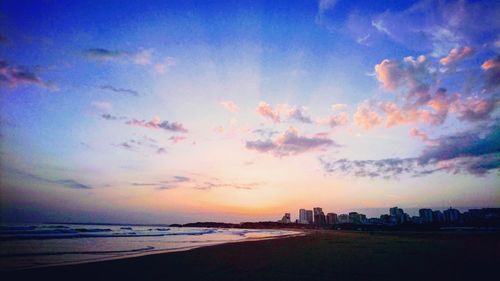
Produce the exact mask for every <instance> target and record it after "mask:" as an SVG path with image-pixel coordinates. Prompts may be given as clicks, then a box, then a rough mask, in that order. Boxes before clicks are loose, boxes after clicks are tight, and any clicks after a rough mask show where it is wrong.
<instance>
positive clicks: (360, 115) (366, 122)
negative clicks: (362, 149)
mask: <svg viewBox="0 0 500 281" xmlns="http://www.w3.org/2000/svg"><path fill="white" fill-rule="evenodd" d="M353 117H354V123H355V124H356V125H357V126H358V127H361V128H364V129H371V128H374V127H378V126H380V125H382V123H383V122H384V118H383V117H381V116H380V115H379V114H378V113H377V112H375V111H374V110H373V109H372V108H371V106H370V105H369V104H368V103H367V102H364V103H362V104H361V105H359V106H358V108H357V110H356V113H354V116H353Z"/></svg>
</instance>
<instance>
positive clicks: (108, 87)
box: [99, 85, 139, 97]
mask: <svg viewBox="0 0 500 281" xmlns="http://www.w3.org/2000/svg"><path fill="white" fill-rule="evenodd" d="M99 88H101V89H103V90H109V91H112V92H115V93H118V94H124V95H130V96H134V97H138V96H139V92H137V91H135V90H132V89H126V88H116V87H113V86H111V85H101V86H99Z"/></svg>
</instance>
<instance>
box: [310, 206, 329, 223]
mask: <svg viewBox="0 0 500 281" xmlns="http://www.w3.org/2000/svg"><path fill="white" fill-rule="evenodd" d="M313 214H314V224H315V225H317V226H323V225H325V224H326V217H325V213H323V209H321V208H319V207H316V208H313Z"/></svg>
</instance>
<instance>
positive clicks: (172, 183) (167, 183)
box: [132, 176, 192, 190]
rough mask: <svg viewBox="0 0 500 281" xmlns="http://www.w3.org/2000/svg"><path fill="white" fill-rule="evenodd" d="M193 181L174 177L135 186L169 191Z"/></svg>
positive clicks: (183, 177)
mask: <svg viewBox="0 0 500 281" xmlns="http://www.w3.org/2000/svg"><path fill="white" fill-rule="evenodd" d="M191 181H192V179H191V178H189V177H185V176H172V177H171V178H170V179H168V180H163V181H157V182H145V183H144V182H134V183H132V185H133V186H151V187H155V188H156V189H159V190H168V189H173V188H177V187H179V186H181V185H182V184H183V183H186V182H191Z"/></svg>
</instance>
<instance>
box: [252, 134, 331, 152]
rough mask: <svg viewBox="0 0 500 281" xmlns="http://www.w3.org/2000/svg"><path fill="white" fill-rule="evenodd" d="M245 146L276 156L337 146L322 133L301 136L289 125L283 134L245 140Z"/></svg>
mask: <svg viewBox="0 0 500 281" xmlns="http://www.w3.org/2000/svg"><path fill="white" fill-rule="evenodd" d="M245 146H246V148H247V149H250V150H255V151H258V152H261V153H271V154H273V155H274V156H276V157H282V156H290V155H297V154H301V153H305V152H310V151H315V150H321V149H326V148H328V147H331V146H338V145H337V144H336V143H335V142H334V141H333V140H331V139H328V138H327V137H326V136H324V135H320V136H318V135H315V136H311V137H308V136H301V135H299V133H298V131H297V130H296V129H295V128H293V127H290V128H288V129H287V130H286V131H285V132H284V133H283V134H281V135H278V136H277V137H275V138H274V139H271V138H269V139H264V140H255V141H246V145H245Z"/></svg>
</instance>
